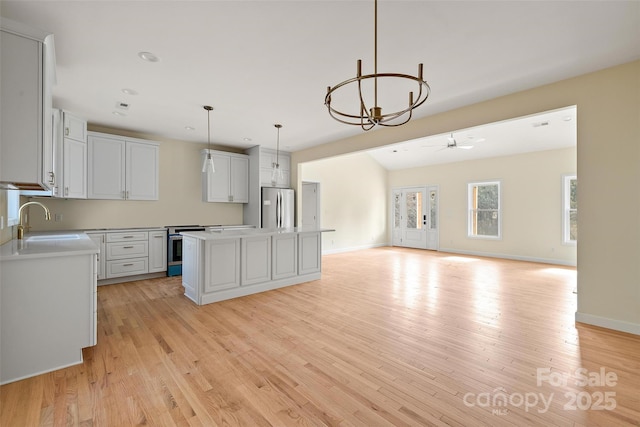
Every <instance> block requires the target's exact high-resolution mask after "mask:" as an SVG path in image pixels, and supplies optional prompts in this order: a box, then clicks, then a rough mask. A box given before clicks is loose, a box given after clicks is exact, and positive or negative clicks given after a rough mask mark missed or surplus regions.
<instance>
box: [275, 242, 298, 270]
mask: <svg viewBox="0 0 640 427" xmlns="http://www.w3.org/2000/svg"><path fill="white" fill-rule="evenodd" d="M271 244H272V246H273V249H272V253H273V257H272V271H273V275H272V276H273V279H274V280H277V279H285V278H287V277H293V276H295V275H296V274H298V236H297V235H296V234H282V235H276V236H273V238H272V243H271Z"/></svg>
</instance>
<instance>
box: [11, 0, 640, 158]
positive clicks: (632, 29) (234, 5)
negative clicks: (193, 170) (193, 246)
mask: <svg viewBox="0 0 640 427" xmlns="http://www.w3.org/2000/svg"><path fill="white" fill-rule="evenodd" d="M0 13H1V14H2V16H4V17H7V18H10V19H13V20H16V21H20V22H22V23H25V24H27V25H31V26H34V27H37V28H40V29H42V30H46V31H51V32H52V33H54V34H55V46H56V57H57V79H58V82H57V86H56V87H55V88H54V105H55V106H56V107H59V108H63V109H66V110H69V111H71V112H73V113H75V114H78V115H80V116H82V117H84V118H86V119H87V120H88V121H89V123H90V124H95V125H101V126H108V127H114V128H119V129H126V130H131V131H137V132H142V133H147V134H152V135H159V136H162V137H166V138H172V139H177V140H184V141H188V142H199V143H205V142H206V140H207V122H206V120H207V117H206V111H205V110H204V109H203V108H202V107H203V105H207V104H208V105H212V106H213V107H214V111H213V112H212V113H211V123H212V124H211V129H212V134H211V139H212V142H213V143H215V144H220V145H226V146H232V147H238V148H247V147H250V146H253V145H258V144H259V145H263V146H266V147H271V148H275V144H276V130H275V128H274V127H273V124H274V123H282V124H283V125H284V127H283V128H282V130H281V132H280V143H281V148H284V149H287V150H289V151H297V150H301V149H304V148H307V147H311V146H315V145H319V144H323V143H327V142H331V141H335V140H337V139H341V138H346V137H349V136H353V135H356V134H359V133H361V132H362V130H360V129H359V128H357V127H355V126H347V125H344V124H340V123H338V122H336V121H334V120H333V119H331V118H330V117H329V115H328V113H327V111H326V108H325V107H324V96H325V93H326V88H327V86H334V85H336V84H337V83H339V82H341V81H343V80H346V79H348V78H351V77H353V76H354V75H355V69H356V60H357V59H362V61H363V72H364V73H365V74H366V73H372V72H373V1H369V0H367V1H364V0H357V1H344V0H341V1H325V0H317V1H314V0H297V1H271V0H259V1H237V0H236V1H95V0H85V1H42V2H40V1H6V0H3V1H1V2H0ZM639 40H640V2H637V1H628V2H624V1H597V2H594V1H586V2H583V1H571V2H566V1H511V2H505V1H496V2H488V1H415V0H414V1H401V0H380V4H379V17H378V71H379V72H398V73H404V74H415V73H416V72H417V65H418V63H420V62H422V63H424V76H425V79H426V80H427V81H428V82H429V84H430V86H431V88H432V93H431V96H430V97H429V99H428V101H427V102H426V103H425V104H424V105H423V106H422V107H420V109H419V110H417V111H416V112H415V114H414V117H424V116H428V115H431V114H435V113H438V112H442V111H446V110H450V109H453V108H457V107H460V106H464V105H468V104H472V103H476V102H479V101H482V100H486V99H491V98H495V97H497V96H501V95H505V94H508V93H512V92H516V91H520V90H524V89H527V88H531V87H536V86H540V85H543V84H546V83H551V82H554V81H558V80H561V79H564V78H568V77H572V76H576V75H580V74H584V73H586V72H590V71H595V70H599V69H602V68H606V67H609V66H612V65H617V64H621V63H625V62H629V61H632V60H635V59H638V58H640V43H639ZM142 51H145V52H151V53H153V54H155V55H156V56H157V57H158V58H159V61H158V62H153V63H152V62H146V61H143V60H142V59H140V58H139V57H138V53H139V52H142ZM123 89H132V90H134V91H135V92H136V93H137V95H131V94H126V93H123V91H122V90H123ZM391 92H392V91H388V90H387V91H385V93H381V94H380V95H379V98H380V105H382V106H383V107H384V106H385V105H390V103H393V102H394V99H393V96H390V95H391ZM401 97H402V99H403V102H404V99H405V98H406V92H403V93H402V94H401ZM120 103H125V104H128V105H129V107H128V109H127V110H122V109H119V108H117V107H116V106H117V105H118V104H120ZM114 111H116V112H119V113H121V115H116V114H114ZM574 123H575V122H574ZM188 127H190V128H193V129H192V130H189V129H188ZM528 129H529V127H528ZM453 130H455V129H452V131H453ZM374 131H375V130H374ZM478 135H479V136H482V137H485V138H486V142H483V144H484V146H486V147H489V146H490V145H491V144H492V143H493V142H495V141H494V135H492V134H491V133H490V130H487V131H486V132H478ZM484 135H486V136H484ZM456 138H459V139H465V138H466V135H463V134H462V133H460V135H458V133H457V132H456ZM445 140H446V138H445V139H444V140H443V139H442V138H439V140H436V141H431V140H428V141H427V142H430V143H431V142H435V143H438V142H441V143H442V142H444V141H445ZM421 144H423V145H427V144H424V143H423V142H421ZM492 150H493V149H492ZM378 151H379V153H378V154H375V155H376V156H378V157H379V156H380V153H382V152H383V151H382V150H378ZM452 151H453V150H452ZM455 151H456V152H460V153H462V152H463V151H464V150H455ZM468 151H469V152H470V153H471V152H475V153H478V152H480V144H478V147H477V149H476V148H474V149H473V150H468ZM445 153H447V152H444V153H443V152H440V154H445ZM394 154H397V153H394ZM447 154H449V153H447ZM463 154H466V153H463ZM398 157H400V156H398ZM394 164H395V163H393V161H392V160H389V165H390V167H395V166H393V165H394Z"/></svg>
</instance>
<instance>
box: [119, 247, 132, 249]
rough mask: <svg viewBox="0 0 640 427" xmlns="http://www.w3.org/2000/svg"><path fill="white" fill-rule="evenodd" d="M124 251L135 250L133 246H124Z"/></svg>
mask: <svg viewBox="0 0 640 427" xmlns="http://www.w3.org/2000/svg"><path fill="white" fill-rule="evenodd" d="M122 249H133V246H123V247H122Z"/></svg>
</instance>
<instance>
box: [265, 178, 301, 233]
mask: <svg viewBox="0 0 640 427" xmlns="http://www.w3.org/2000/svg"><path fill="white" fill-rule="evenodd" d="M294 200H295V196H294V191H293V190H292V189H291V188H274V187H262V228H293V212H294V207H295V203H294Z"/></svg>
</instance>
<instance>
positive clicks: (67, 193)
mask: <svg viewBox="0 0 640 427" xmlns="http://www.w3.org/2000/svg"><path fill="white" fill-rule="evenodd" d="M64 195H65V196H68V195H69V187H64Z"/></svg>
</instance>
